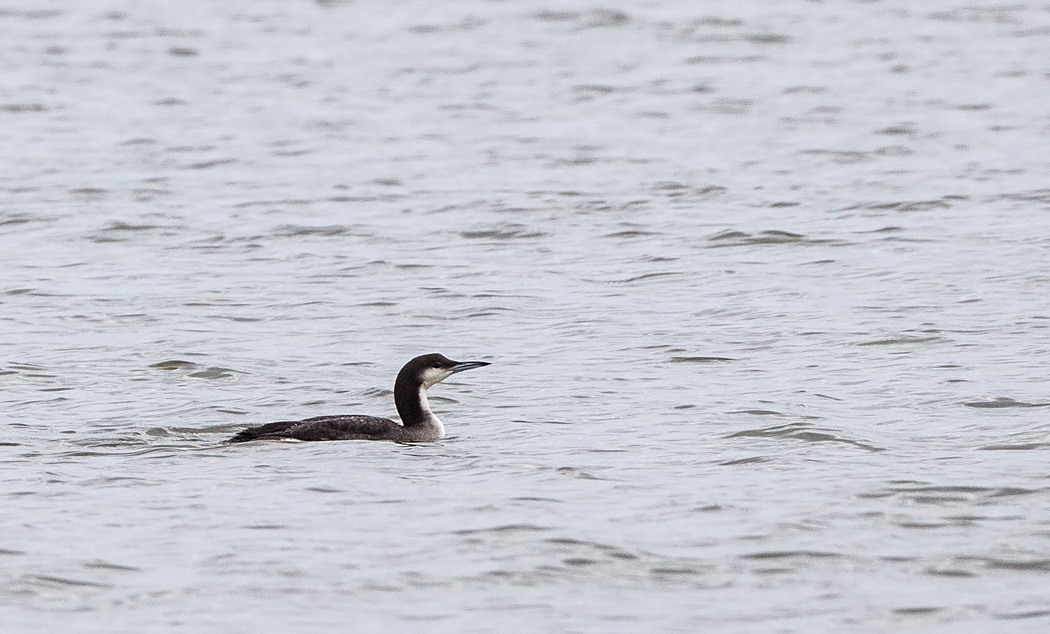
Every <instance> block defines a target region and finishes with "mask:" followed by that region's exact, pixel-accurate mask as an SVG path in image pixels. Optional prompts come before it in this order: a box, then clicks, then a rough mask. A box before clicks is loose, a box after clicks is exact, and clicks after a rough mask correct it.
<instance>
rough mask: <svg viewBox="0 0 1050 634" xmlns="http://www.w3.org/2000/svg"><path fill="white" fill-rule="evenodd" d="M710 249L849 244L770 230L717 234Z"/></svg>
mask: <svg viewBox="0 0 1050 634" xmlns="http://www.w3.org/2000/svg"><path fill="white" fill-rule="evenodd" d="M707 241H708V243H709V244H708V247H709V248H724V247H739V246H759V245H786V244H798V245H816V244H823V245H833V246H841V245H846V244H849V242H847V241H845V240H832V239H829V238H809V237H806V236H805V235H802V234H800V233H792V232H791V231H782V230H779V229H769V230H766V231H759V232H758V233H747V232H745V231H736V230H727V231H722V232H721V233H716V234H715V235H713V236H710V237H709V238H708V239H707Z"/></svg>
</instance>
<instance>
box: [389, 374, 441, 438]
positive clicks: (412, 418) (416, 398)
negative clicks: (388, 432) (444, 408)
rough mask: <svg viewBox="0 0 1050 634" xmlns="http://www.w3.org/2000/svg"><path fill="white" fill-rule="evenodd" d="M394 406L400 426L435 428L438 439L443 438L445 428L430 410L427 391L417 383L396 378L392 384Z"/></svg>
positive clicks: (407, 379)
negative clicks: (399, 418)
mask: <svg viewBox="0 0 1050 634" xmlns="http://www.w3.org/2000/svg"><path fill="white" fill-rule="evenodd" d="M394 405H396V406H397V415H398V416H400V417H401V424H402V425H404V426H405V427H420V426H430V427H435V428H437V430H438V432H439V434H440V435H439V437H444V436H445V426H444V425H442V424H441V421H440V420H438V417H437V416H435V415H434V412H432V411H431V410H430V403H429V402H428V401H427V390H426V388H424V387H423V386H422V385H421V384H419V382H418V381H416V380H414V379H409V378H407V377H402V376H398V377H397V382H395V383H394Z"/></svg>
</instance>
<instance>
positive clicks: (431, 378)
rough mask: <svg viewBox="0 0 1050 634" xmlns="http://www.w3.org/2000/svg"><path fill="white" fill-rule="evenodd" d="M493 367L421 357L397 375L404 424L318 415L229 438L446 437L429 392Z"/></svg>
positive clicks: (401, 439) (353, 416)
mask: <svg viewBox="0 0 1050 634" xmlns="http://www.w3.org/2000/svg"><path fill="white" fill-rule="evenodd" d="M486 365H489V364H488V363H486V362H485V361H452V360H451V359H448V358H446V357H444V356H443V355H440V354H437V353H433V354H424V355H423V356H420V357H416V358H415V359H412V360H411V361H409V362H408V363H406V364H405V367H403V368H401V371H400V372H398V373H397V380H396V381H394V405H395V406H397V413H398V416H400V417H401V424H400V425H399V424H397V423H396V422H394V421H392V420H390V419H389V418H379V417H377V416H361V415H358V414H350V415H345V416H315V417H314V418H307V419H305V420H296V421H281V422H277V423H268V424H266V425H258V426H256V427H249V428H248V429H244V430H242V431H240V432H238V433H237V434H236V435H234V436H233V437H232V438H230V439H229V440H227V441H226V442H228V443H235V442H247V441H249V440H393V441H395V442H427V441H432V440H441V439H442V438H444V437H445V426H444V425H443V424H442V423H441V421H440V420H439V419H438V417H437V416H435V415H434V412H432V411H431V410H430V404H429V403H428V402H427V388H429V387H431V386H432V385H434V384H435V383H440V382H441V381H444V380H445V379H447V378H448V377H450V376H452V375H453V374H456V373H457V372H462V371H464V370H473V369H474V368H480V367H482V366H486Z"/></svg>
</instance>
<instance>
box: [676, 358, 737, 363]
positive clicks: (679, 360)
mask: <svg viewBox="0 0 1050 634" xmlns="http://www.w3.org/2000/svg"><path fill="white" fill-rule="evenodd" d="M725 361H736V359H731V358H729V357H671V358H670V359H668V363H721V362H725Z"/></svg>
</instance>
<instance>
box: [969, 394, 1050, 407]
mask: <svg viewBox="0 0 1050 634" xmlns="http://www.w3.org/2000/svg"><path fill="white" fill-rule="evenodd" d="M963 405H965V406H966V407H974V408H977V409H1001V408H1006V407H1050V403H1026V402H1024V401H1015V400H1014V399H1012V398H1009V397H1006V396H996V397H994V398H992V399H989V400H987V401H970V402H968V403H963Z"/></svg>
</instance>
